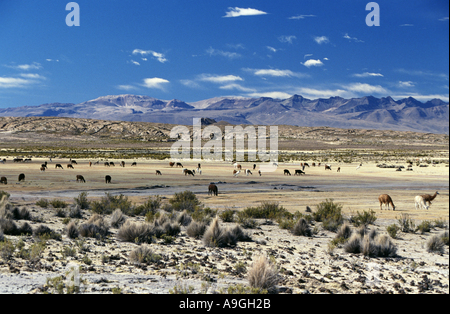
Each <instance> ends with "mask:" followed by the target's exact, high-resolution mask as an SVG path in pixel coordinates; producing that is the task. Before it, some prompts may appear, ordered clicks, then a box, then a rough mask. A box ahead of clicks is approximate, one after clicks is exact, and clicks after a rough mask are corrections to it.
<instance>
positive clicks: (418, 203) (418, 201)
mask: <svg viewBox="0 0 450 314" xmlns="http://www.w3.org/2000/svg"><path fill="white" fill-rule="evenodd" d="M414 203H415V204H414V205H415V207H416V209H426V210H428V206H427V203H426V202H425V200H424V199H423V197H422V195H417V196H416V197H415V198H414Z"/></svg>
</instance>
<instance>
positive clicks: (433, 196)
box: [421, 191, 439, 206]
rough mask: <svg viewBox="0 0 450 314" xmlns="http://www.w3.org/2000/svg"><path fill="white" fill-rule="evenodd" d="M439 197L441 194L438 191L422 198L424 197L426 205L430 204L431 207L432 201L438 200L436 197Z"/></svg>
mask: <svg viewBox="0 0 450 314" xmlns="http://www.w3.org/2000/svg"><path fill="white" fill-rule="evenodd" d="M438 195H439V192H438V191H436V192H435V193H434V194H433V195H430V194H424V195H421V196H422V198H423V200H424V201H425V204H426V203H428V206H430V205H431V201H433V200H434V199H435V198H436V196H438Z"/></svg>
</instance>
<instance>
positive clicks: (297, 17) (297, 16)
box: [289, 14, 316, 20]
mask: <svg viewBox="0 0 450 314" xmlns="http://www.w3.org/2000/svg"><path fill="white" fill-rule="evenodd" d="M307 17H316V16H315V15H312V14H306V15H296V16H291V17H289V19H290V20H303V19H305V18H307Z"/></svg>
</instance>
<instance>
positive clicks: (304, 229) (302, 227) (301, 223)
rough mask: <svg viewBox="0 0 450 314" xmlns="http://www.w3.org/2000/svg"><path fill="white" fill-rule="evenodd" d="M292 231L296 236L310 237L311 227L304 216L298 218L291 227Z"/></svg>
mask: <svg viewBox="0 0 450 314" xmlns="http://www.w3.org/2000/svg"><path fill="white" fill-rule="evenodd" d="M292 233H293V234H294V235H296V236H303V237H310V236H311V235H312V231H311V228H310V227H309V225H308V222H307V221H306V220H305V219H304V218H300V219H299V220H298V221H297V222H296V223H295V225H294V227H293V228H292Z"/></svg>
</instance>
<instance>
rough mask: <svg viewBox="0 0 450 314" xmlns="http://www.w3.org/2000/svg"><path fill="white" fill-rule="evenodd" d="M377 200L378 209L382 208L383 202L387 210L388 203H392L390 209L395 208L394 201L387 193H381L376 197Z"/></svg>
mask: <svg viewBox="0 0 450 314" xmlns="http://www.w3.org/2000/svg"><path fill="white" fill-rule="evenodd" d="M378 201H379V202H380V210H383V204H384V205H386V206H387V210H389V205H392V210H395V205H394V202H393V201H392V198H391V197H390V196H389V195H387V194H381V195H380V196H379V197H378Z"/></svg>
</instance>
